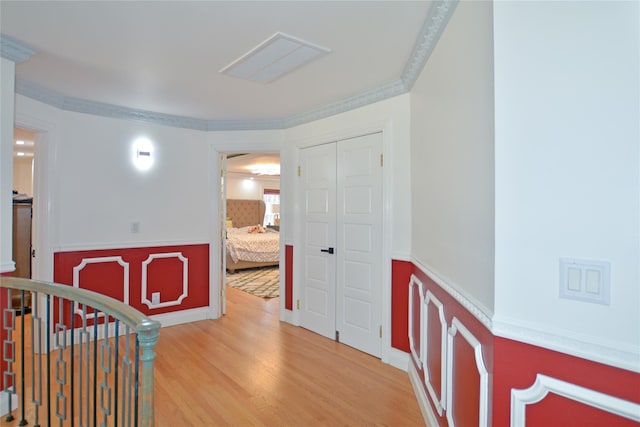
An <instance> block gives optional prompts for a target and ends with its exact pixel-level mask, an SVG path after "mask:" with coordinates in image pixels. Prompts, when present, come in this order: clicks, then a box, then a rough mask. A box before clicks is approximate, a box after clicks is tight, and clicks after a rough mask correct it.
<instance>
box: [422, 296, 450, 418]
mask: <svg viewBox="0 0 640 427" xmlns="http://www.w3.org/2000/svg"><path fill="white" fill-rule="evenodd" d="M429 304H431V305H432V306H433V307H435V309H436V310H438V319H439V321H440V333H441V335H440V397H438V395H437V394H436V390H435V388H434V387H433V384H432V382H431V378H430V376H429V358H428V356H427V355H428V352H427V349H428V342H429ZM423 311H424V316H423V317H422V318H423V323H422V338H421V343H422V351H421V353H422V366H423V367H424V368H423V371H424V382H425V385H426V386H427V392H429V396H430V397H431V401H432V402H433V404H434V405H435V407H436V410H437V411H438V415H440V416H442V411H443V410H444V409H445V408H446V396H447V394H446V390H447V321H446V319H445V317H444V305H443V304H442V303H441V302H440V300H439V299H438V298H436V297H435V296H434V295H433V294H432V293H431V291H427V296H426V298H425V300H424V310H423Z"/></svg>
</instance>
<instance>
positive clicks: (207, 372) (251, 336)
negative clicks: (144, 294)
mask: <svg viewBox="0 0 640 427" xmlns="http://www.w3.org/2000/svg"><path fill="white" fill-rule="evenodd" d="M227 292H228V295H227V315H226V316H224V317H223V318H221V319H218V320H207V321H200V322H194V323H189V324H184V325H179V326H172V327H167V328H163V329H162V330H161V331H160V340H159V342H158V346H157V351H156V353H157V358H156V369H155V390H156V405H155V406H156V426H160V427H164V426H167V427H169V426H170V427H182V426H205V427H209V426H423V425H424V421H423V418H422V415H421V413H420V409H419V407H418V404H417V401H416V398H415V396H414V394H413V391H412V388H411V384H410V381H409V377H408V374H407V373H405V372H403V371H401V370H399V369H396V368H393V367H391V366H389V365H386V364H384V363H382V362H381V361H380V360H379V359H376V358H374V357H371V356H369V355H367V354H365V353H362V352H360V351H357V350H355V349H353V348H351V347H348V346H346V345H343V344H339V343H336V342H335V341H333V340H330V339H327V338H324V337H321V336H320V335H317V334H314V333H312V332H309V331H307V330H305V329H303V328H300V327H296V326H292V325H290V324H287V323H283V322H280V321H279V320H278V311H279V301H278V298H274V299H270V300H269V299H262V298H258V297H255V296H253V295H250V294H247V293H245V292H242V291H239V290H237V289H233V288H228V290H227ZM17 425H18V422H17V420H16V421H14V422H11V423H8V422H6V420H5V419H4V417H3V418H2V420H0V426H1V427H5V426H11V427H13V426H17Z"/></svg>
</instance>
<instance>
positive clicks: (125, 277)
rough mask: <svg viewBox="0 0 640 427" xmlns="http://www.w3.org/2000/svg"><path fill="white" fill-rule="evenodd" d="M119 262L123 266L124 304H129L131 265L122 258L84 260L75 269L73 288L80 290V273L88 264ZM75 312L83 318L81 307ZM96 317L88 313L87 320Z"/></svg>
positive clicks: (107, 257)
mask: <svg viewBox="0 0 640 427" xmlns="http://www.w3.org/2000/svg"><path fill="white" fill-rule="evenodd" d="M110 262H117V263H118V264H120V266H122V286H123V291H124V296H123V301H122V302H123V303H125V304H127V305H128V304H129V263H128V262H125V261H124V260H123V259H122V257H121V256H106V257H97V258H82V261H81V262H80V264H78V265H76V266H75V267H73V287H74V288H78V289H81V288H80V272H81V271H82V270H83V269H84V268H85V267H86V266H87V265H88V264H102V263H110ZM74 312H75V313H76V314H77V315H79V316H82V310H81V309H80V305H79V304H78V305H76V308H75V310H74ZM98 316H104V313H99V315H98ZM94 317H95V315H94V313H88V314H87V319H93V318H94Z"/></svg>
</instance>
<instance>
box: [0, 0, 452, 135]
mask: <svg viewBox="0 0 640 427" xmlns="http://www.w3.org/2000/svg"><path fill="white" fill-rule="evenodd" d="M457 3H458V0H436V1H434V2H433V4H432V5H431V7H430V8H429V12H428V14H427V18H426V20H425V23H424V24H423V26H422V29H421V31H420V34H419V36H418V39H417V41H416V44H415V46H414V48H413V51H412V53H411V56H410V59H409V61H408V62H407V64H406V65H405V68H404V71H403V73H402V76H401V78H399V79H397V80H394V81H392V82H389V83H385V84H381V85H379V86H377V87H374V88H372V89H369V90H366V91H364V92H361V93H358V94H355V95H353V96H350V97H348V98H345V99H342V100H340V101H337V102H333V103H330V104H328V105H325V106H322V107H319V108H316V109H313V110H310V111H306V112H304V113H300V114H295V115H293V116H290V117H287V118H280V119H264V120H204V119H197V118H191V117H183V116H174V115H171V114H163V113H156V112H153V111H146V110H138V109H133V108H127V107H123V106H118V105H113V104H106V103H102V102H96V101H91V100H87V99H80V98H73V97H67V96H64V95H62V94H60V93H58V92H55V91H52V90H49V89H46V88H43V87H41V86H38V85H36V84H34V83H31V82H28V81H26V80H23V79H16V93H18V94H20V95H23V96H26V97H28V98H32V99H35V100H37V101H40V102H43V103H45V104H48V105H52V106H54V107H57V108H60V109H63V110H67V111H73V112H77V113H85V114H92V115H97V116H103V117H111V118H117V119H123V120H133V121H143V122H148V123H155V124H159V125H163V126H170V127H176V128H184V129H193V130H200V131H241V130H274V129H287V128H291V127H294V126H298V125H302V124H305V123H309V122H313V121H316V120H320V119H324V118H327V117H330V116H334V115H336V114H340V113H344V112H347V111H350V110H354V109H356V108H360V107H364V106H366V105H369V104H373V103H376V102H380V101H384V100H386V99H389V98H392V97H394V96H397V95H402V94H404V93H407V92H408V91H409V90H410V89H411V87H412V86H413V84H414V83H415V81H416V80H417V78H418V76H419V75H420V73H421V71H422V69H423V68H424V65H425V64H426V63H427V60H428V59H429V56H430V55H431V52H432V51H433V49H434V47H435V45H436V44H437V42H438V39H439V38H440V35H441V34H442V32H443V31H444V28H445V27H446V25H447V22H448V21H449V18H450V17H451V15H452V14H453V12H454V10H455V7H456V5H457ZM1 40H2V56H3V57H9V56H5V50H6V51H7V53H6V55H9V54H10V53H12V54H13V56H12V57H13V58H18V59H19V60H20V61H24V60H26V59H28V58H29V57H30V56H31V55H33V54H34V53H36V51H35V50H34V49H32V48H30V47H29V46H27V45H25V44H23V43H21V42H19V41H17V40H14V39H11V38H8V37H6V36H2V37H1ZM5 45H6V46H7V47H6V48H5ZM12 57H9V59H12ZM22 58H24V59H22ZM12 60H14V59H12ZM20 61H17V62H20Z"/></svg>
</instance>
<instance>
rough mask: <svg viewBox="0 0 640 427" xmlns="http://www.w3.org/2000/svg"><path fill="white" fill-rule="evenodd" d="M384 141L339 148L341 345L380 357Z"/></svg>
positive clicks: (370, 139)
mask: <svg viewBox="0 0 640 427" xmlns="http://www.w3.org/2000/svg"><path fill="white" fill-rule="evenodd" d="M381 149H382V136H381V134H379V133H377V134H372V135H365V136H361V137H358V138H353V139H349V140H346V141H340V142H339V143H338V146H337V151H338V153H337V161H338V165H337V166H338V181H337V184H338V186H337V213H338V214H337V217H336V219H337V230H338V236H337V242H338V243H337V250H338V252H337V255H338V265H337V277H336V286H337V301H336V327H337V331H338V333H339V338H340V342H343V343H345V344H348V345H350V346H352V347H355V348H357V349H359V350H362V351H364V352H366V353H369V354H371V355H374V356H376V357H380V353H381V337H380V335H381V326H382V313H381V311H382V158H381V153H382V151H381Z"/></svg>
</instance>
